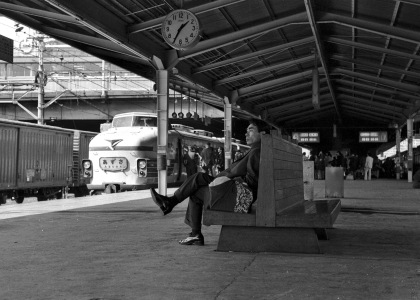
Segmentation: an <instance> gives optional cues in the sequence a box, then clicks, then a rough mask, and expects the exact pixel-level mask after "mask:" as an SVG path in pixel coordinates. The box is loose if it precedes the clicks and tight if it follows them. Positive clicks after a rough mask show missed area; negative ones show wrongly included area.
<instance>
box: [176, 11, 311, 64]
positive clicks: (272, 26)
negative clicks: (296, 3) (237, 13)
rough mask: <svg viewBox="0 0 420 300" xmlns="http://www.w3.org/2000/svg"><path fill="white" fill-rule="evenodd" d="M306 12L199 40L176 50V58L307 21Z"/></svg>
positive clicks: (188, 56) (187, 56)
mask: <svg viewBox="0 0 420 300" xmlns="http://www.w3.org/2000/svg"><path fill="white" fill-rule="evenodd" d="M307 21H308V19H307V17H306V13H297V14H295V15H291V16H288V17H285V18H282V19H278V20H274V21H270V22H266V23H263V24H260V25H256V26H252V27H250V28H246V29H242V30H239V31H235V32H231V33H228V34H225V35H222V36H218V37H215V38H212V39H208V40H205V41H202V42H199V43H198V44H197V45H196V46H195V47H193V48H192V49H189V50H185V51H178V58H179V59H180V60H182V59H187V58H191V57H194V56H197V55H200V54H202V53H205V52H209V51H211V50H215V49H218V48H221V47H224V46H228V45H231V44H234V43H237V42H243V40H246V39H251V38H253V37H256V36H259V35H261V34H265V33H267V32H270V31H272V30H276V29H278V28H281V27H285V26H292V25H294V24H301V23H302V22H307Z"/></svg>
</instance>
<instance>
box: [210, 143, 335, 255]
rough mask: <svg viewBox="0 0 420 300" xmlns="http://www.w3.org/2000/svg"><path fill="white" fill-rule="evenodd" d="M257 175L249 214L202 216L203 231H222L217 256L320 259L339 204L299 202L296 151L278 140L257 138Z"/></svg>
mask: <svg viewBox="0 0 420 300" xmlns="http://www.w3.org/2000/svg"><path fill="white" fill-rule="evenodd" d="M260 170H264V172H261V171H260V176H259V183H258V196H257V199H258V200H257V201H256V202H255V203H254V205H253V206H252V209H251V212H250V213H248V214H241V213H234V212H225V211H215V210H210V209H208V208H207V209H205V210H204V214H203V224H204V225H222V229H221V232H220V238H219V243H218V246H217V250H218V251H243V252H291V253H321V249H320V247H319V243H318V240H319V239H322V240H327V239H328V236H327V231H326V229H327V228H332V227H333V224H334V222H335V220H336V219H337V217H338V215H339V213H340V209H341V201H340V200H339V199H328V200H315V201H308V200H306V201H305V200H304V191H303V163H302V153H301V148H300V147H298V146H297V145H295V144H293V143H290V142H288V141H285V140H283V139H282V138H281V137H278V136H275V135H263V136H262V138H261V156H260Z"/></svg>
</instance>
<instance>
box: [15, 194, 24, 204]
mask: <svg viewBox="0 0 420 300" xmlns="http://www.w3.org/2000/svg"><path fill="white" fill-rule="evenodd" d="M24 199H25V197H24V196H22V195H17V196H16V197H15V201H16V203H19V204H21V203H23V200H24Z"/></svg>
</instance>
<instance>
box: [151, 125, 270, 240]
mask: <svg viewBox="0 0 420 300" xmlns="http://www.w3.org/2000/svg"><path fill="white" fill-rule="evenodd" d="M249 123H250V124H249V126H248V128H247V132H246V134H245V139H246V143H247V145H249V146H251V148H250V149H249V150H248V151H247V152H246V154H245V155H244V157H242V158H241V159H239V160H238V161H236V162H234V163H233V164H232V165H231V167H230V168H228V169H226V170H224V171H222V172H220V173H219V174H218V175H217V176H216V177H212V176H210V175H208V174H206V173H201V172H199V173H196V174H194V175H193V176H191V177H189V178H187V179H186V180H185V181H184V183H183V184H182V185H181V186H180V187H179V188H178V189H177V190H176V191H175V193H174V195H173V196H171V197H167V196H163V195H160V194H158V193H157V192H156V191H155V190H154V189H153V188H151V189H150V192H151V195H152V199H153V201H154V202H155V203H156V204H157V205H158V206H159V208H160V209H161V210H162V213H163V215H167V214H169V213H170V212H171V211H172V209H173V208H174V207H175V206H176V205H177V204H178V203H180V202H182V201H184V200H185V199H186V198H188V197H189V198H190V199H189V202H188V208H187V212H186V215H185V223H186V224H187V225H189V226H190V227H191V229H192V232H191V233H190V235H189V236H188V237H187V238H185V239H183V240H180V241H179V243H180V244H181V245H204V237H203V234H202V233H201V219H202V215H203V206H204V203H205V202H207V199H208V198H209V192H210V190H209V186H210V187H212V186H217V188H214V190H213V189H212V194H213V195H212V197H211V200H210V201H211V202H210V203H209V206H210V208H211V209H214V210H223V211H232V212H233V211H234V212H240V213H244V212H248V209H249V207H250V205H251V204H252V202H254V201H255V200H256V198H257V190H258V175H259V166H260V149H261V135H263V134H265V133H270V126H269V125H267V124H266V123H265V122H264V121H262V120H259V119H252V120H250V121H249ZM231 179H234V180H231Z"/></svg>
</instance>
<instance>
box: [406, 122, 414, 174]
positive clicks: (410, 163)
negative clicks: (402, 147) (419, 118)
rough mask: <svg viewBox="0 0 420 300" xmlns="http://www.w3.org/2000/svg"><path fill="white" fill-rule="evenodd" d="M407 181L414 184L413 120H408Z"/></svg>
mask: <svg viewBox="0 0 420 300" xmlns="http://www.w3.org/2000/svg"><path fill="white" fill-rule="evenodd" d="M407 141H408V149H407V180H408V182H413V119H407Z"/></svg>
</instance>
